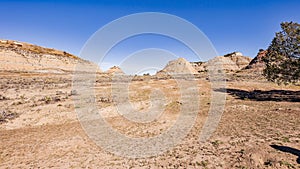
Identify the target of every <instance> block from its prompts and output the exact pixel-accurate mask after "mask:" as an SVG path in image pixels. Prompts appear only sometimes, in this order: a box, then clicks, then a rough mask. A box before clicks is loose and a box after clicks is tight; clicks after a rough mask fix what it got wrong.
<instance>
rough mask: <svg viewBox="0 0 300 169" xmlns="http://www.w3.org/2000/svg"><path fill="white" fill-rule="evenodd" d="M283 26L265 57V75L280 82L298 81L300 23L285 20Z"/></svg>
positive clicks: (299, 75)
mask: <svg viewBox="0 0 300 169" xmlns="http://www.w3.org/2000/svg"><path fill="white" fill-rule="evenodd" d="M281 28H282V31H280V32H277V33H276V35H275V37H274V39H273V41H272V43H271V45H270V46H269V48H268V49H267V54H266V57H264V59H263V61H264V62H265V64H266V68H265V69H264V76H265V77H266V78H267V79H268V80H269V81H273V82H276V83H278V84H281V83H284V84H288V83H297V82H299V78H300V60H299V58H300V24H298V23H294V22H283V23H281Z"/></svg>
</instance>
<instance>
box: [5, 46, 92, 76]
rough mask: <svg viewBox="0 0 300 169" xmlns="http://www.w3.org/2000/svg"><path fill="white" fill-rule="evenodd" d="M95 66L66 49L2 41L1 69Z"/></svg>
mask: <svg viewBox="0 0 300 169" xmlns="http://www.w3.org/2000/svg"><path fill="white" fill-rule="evenodd" d="M77 63H80V64H81V65H84V66H87V67H89V66H95V65H94V64H93V63H91V62H89V61H85V60H82V59H80V58H78V57H76V56H74V55H71V54H69V53H67V52H64V51H59V50H54V49H49V48H43V47H40V46H36V45H32V44H28V43H22V42H17V41H11V40H1V41H0V65H1V67H0V71H17V72H38V73H63V72H66V71H74V68H75V65H76V64H77Z"/></svg>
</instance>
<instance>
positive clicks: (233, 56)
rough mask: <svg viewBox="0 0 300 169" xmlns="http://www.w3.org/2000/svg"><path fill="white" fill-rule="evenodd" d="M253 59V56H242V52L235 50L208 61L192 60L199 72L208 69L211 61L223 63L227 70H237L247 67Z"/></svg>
mask: <svg viewBox="0 0 300 169" xmlns="http://www.w3.org/2000/svg"><path fill="white" fill-rule="evenodd" d="M250 61H251V58H249V57H246V56H242V53H240V52H233V53H230V54H227V55H224V56H217V57H215V58H213V59H211V60H209V61H208V62H191V64H192V66H193V67H194V69H195V70H196V71H198V72H205V71H207V67H208V63H209V62H217V63H222V65H223V69H224V70H226V71H237V70H241V69H243V68H245V67H246V66H247V65H248V64H249V63H250Z"/></svg>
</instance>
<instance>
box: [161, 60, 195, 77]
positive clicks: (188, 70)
mask: <svg viewBox="0 0 300 169" xmlns="http://www.w3.org/2000/svg"><path fill="white" fill-rule="evenodd" d="M165 73H168V74H197V73H198V72H197V71H196V70H195V68H194V67H193V66H192V65H191V63H190V62H188V61H187V60H185V59H184V58H178V59H176V60H172V61H170V62H169V63H168V64H167V65H166V67H165V68H164V69H163V70H161V71H159V72H158V74H165Z"/></svg>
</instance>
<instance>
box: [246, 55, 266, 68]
mask: <svg viewBox="0 0 300 169" xmlns="http://www.w3.org/2000/svg"><path fill="white" fill-rule="evenodd" d="M266 54H267V50H260V51H259V52H258V54H257V55H256V57H255V58H254V59H252V60H251V62H250V63H249V65H248V66H247V67H246V69H255V70H263V69H264V68H265V63H264V62H263V58H264V57H265V56H266Z"/></svg>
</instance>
